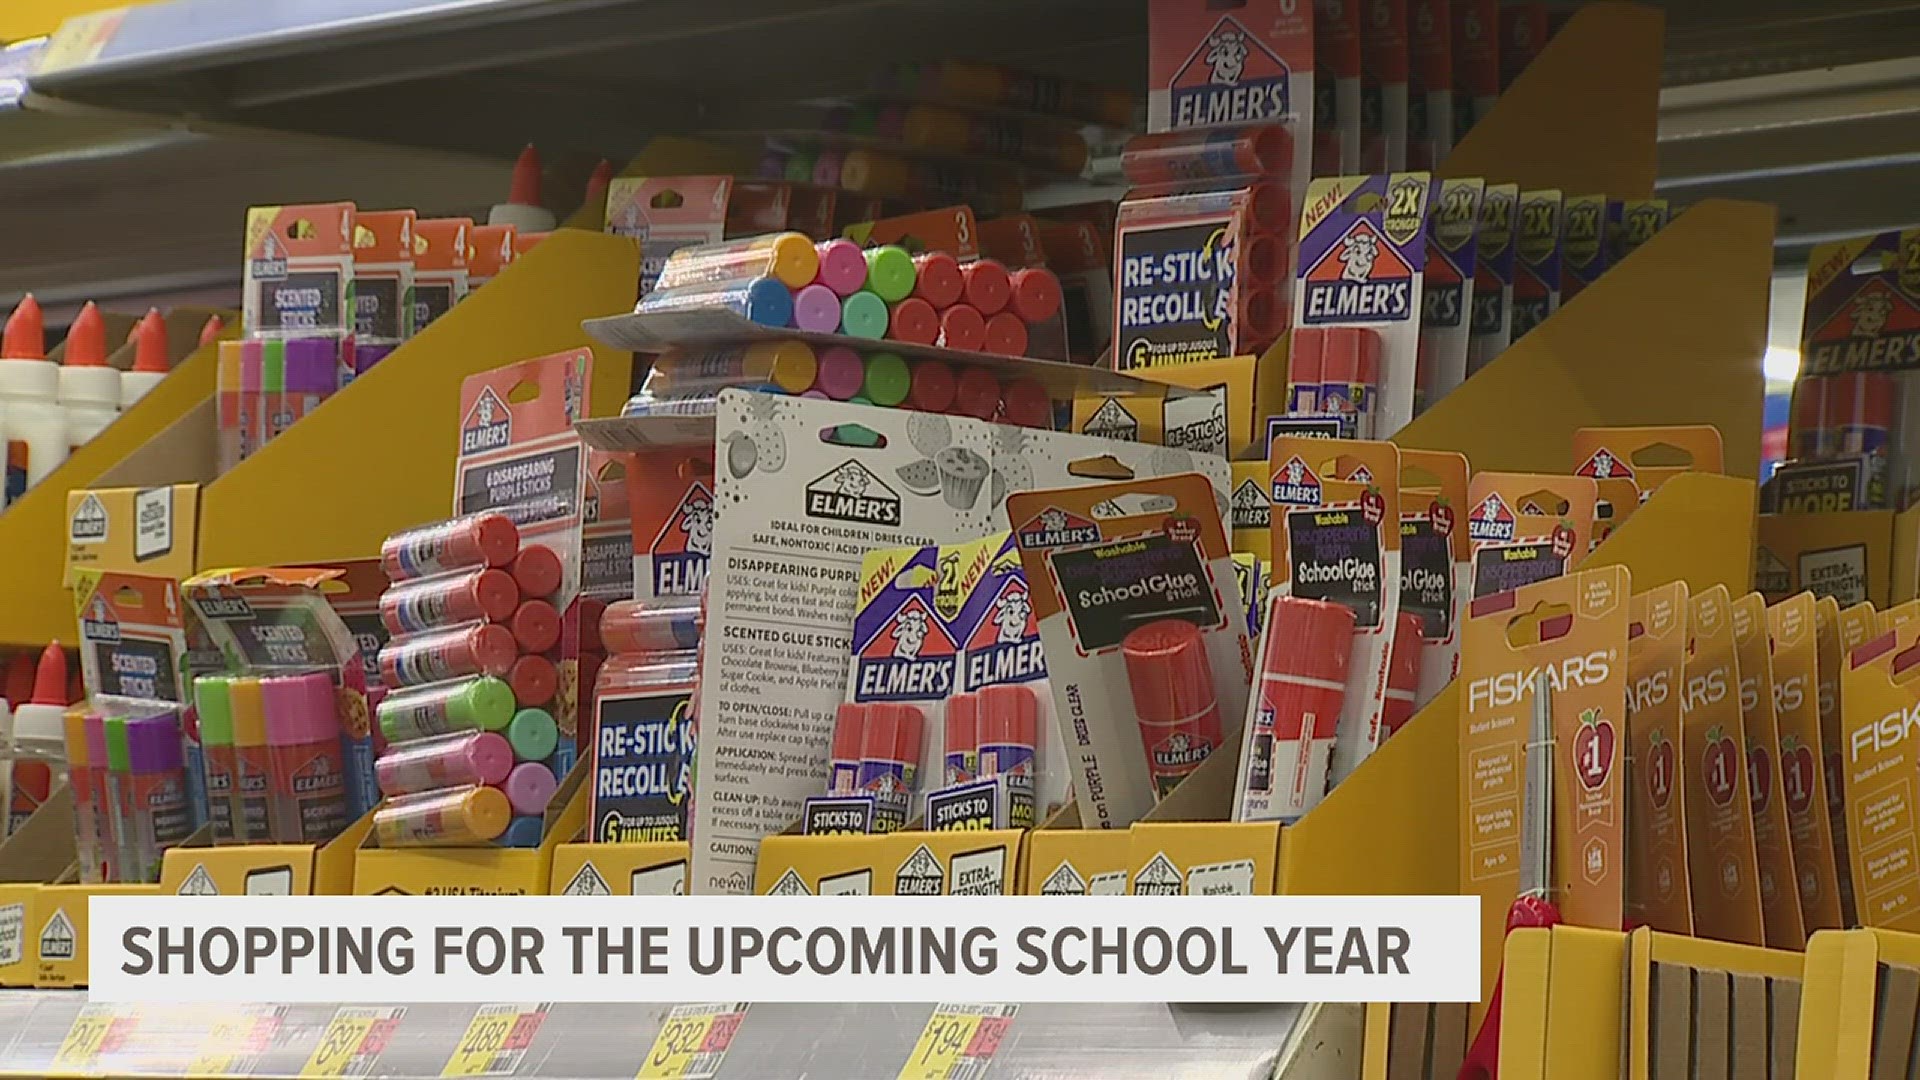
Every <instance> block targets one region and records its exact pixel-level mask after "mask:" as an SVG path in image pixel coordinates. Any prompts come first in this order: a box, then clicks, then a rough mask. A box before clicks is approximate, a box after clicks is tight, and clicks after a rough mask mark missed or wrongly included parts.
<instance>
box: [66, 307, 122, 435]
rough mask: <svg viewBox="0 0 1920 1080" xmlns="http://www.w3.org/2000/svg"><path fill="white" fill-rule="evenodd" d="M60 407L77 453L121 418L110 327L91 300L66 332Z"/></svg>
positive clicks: (118, 379)
mask: <svg viewBox="0 0 1920 1080" xmlns="http://www.w3.org/2000/svg"><path fill="white" fill-rule="evenodd" d="M60 407H61V408H62V409H63V410H65V411H66V415H67V443H68V445H69V446H71V447H72V448H73V449H75V450H78V449H79V448H80V447H82V446H85V445H86V444H87V443H88V442H90V441H92V440H93V438H94V437H95V436H97V435H99V434H100V433H101V432H102V431H105V430H106V429H107V426H108V425H109V424H112V423H113V422H114V421H115V420H117V419H119V417H120V369H119V368H116V367H114V366H113V365H111V364H109V363H107V324H106V322H105V320H104V319H103V318H102V316H101V314H100V309H99V308H98V307H96V306H95V305H94V303H93V301H91V300H89V301H87V306H85V307H83V308H81V309H80V314H79V315H78V316H77V317H76V318H75V319H74V320H73V325H72V326H71V327H68V329H67V347H66V353H65V354H64V355H63V356H62V357H61V360H60Z"/></svg>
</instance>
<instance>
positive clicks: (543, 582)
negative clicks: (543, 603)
mask: <svg viewBox="0 0 1920 1080" xmlns="http://www.w3.org/2000/svg"><path fill="white" fill-rule="evenodd" d="M507 572H508V573H510V574H512V575H513V580H514V581H515V582H516V583H518V584H519V586H520V596H521V598H522V599H528V600H531V599H536V598H540V599H544V598H547V597H551V596H552V595H553V594H554V593H556V592H559V591H560V578H561V566H560V556H559V555H558V554H557V553H556V552H555V551H554V550H553V549H552V548H550V547H543V546H541V545H539V544H532V545H529V546H527V547H524V548H521V549H520V553H519V554H518V555H515V556H514V557H513V561H512V562H511V563H509V564H508V565H507Z"/></svg>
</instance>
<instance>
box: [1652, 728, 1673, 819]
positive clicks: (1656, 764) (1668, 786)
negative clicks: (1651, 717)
mask: <svg viewBox="0 0 1920 1080" xmlns="http://www.w3.org/2000/svg"><path fill="white" fill-rule="evenodd" d="M1673 755H1674V749H1673V740H1672V739H1669V738H1667V734H1666V732H1664V731H1661V730H1660V729H1659V728H1654V729H1653V731H1652V733H1651V734H1649V735H1648V736H1647V793H1648V794H1650V795H1651V796H1652V797H1653V805H1654V806H1655V807H1656V808H1664V807H1665V806H1666V805H1667V800H1668V799H1671V798H1673V775H1674V774H1673Z"/></svg>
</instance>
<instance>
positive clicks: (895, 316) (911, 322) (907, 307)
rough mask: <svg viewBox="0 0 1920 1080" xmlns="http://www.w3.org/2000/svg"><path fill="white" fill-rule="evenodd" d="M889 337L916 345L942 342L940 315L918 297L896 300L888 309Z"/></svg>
mask: <svg viewBox="0 0 1920 1080" xmlns="http://www.w3.org/2000/svg"><path fill="white" fill-rule="evenodd" d="M887 336H888V337H889V338H892V339H893V340H895V341H905V342H908V343H910V344H914V345H931V344H933V343H934V342H936V341H938V340H940V313H939V312H937V311H935V310H934V309H933V305H932V304H929V303H927V302H926V301H925V300H922V299H920V298H919V297H917V296H909V297H907V298H906V299H904V300H896V301H894V302H893V303H892V304H890V305H888V307H887Z"/></svg>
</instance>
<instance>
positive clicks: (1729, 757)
mask: <svg viewBox="0 0 1920 1080" xmlns="http://www.w3.org/2000/svg"><path fill="white" fill-rule="evenodd" d="M1739 767H1740V748H1739V747H1737V746H1735V745H1734V744H1733V737H1732V736H1730V735H1728V734H1727V733H1726V731H1725V730H1724V729H1722V728H1721V727H1720V726H1719V725H1718V724H1716V725H1714V726H1713V727H1710V728H1708V729H1707V738H1706V750H1705V752H1704V753H1703V754H1702V755H1701V758H1700V776H1701V779H1702V781H1704V782H1705V783H1706V785H1707V797H1708V798H1710V799H1712V800H1713V804H1714V805H1715V806H1726V805H1727V804H1729V803H1731V802H1733V792H1734V789H1735V787H1736V785H1737V784H1738V781H1737V780H1736V779H1735V777H1737V776H1738V775H1739V774H1738V773H1736V772H1735V771H1734V770H1736V769H1738V768H1739Z"/></svg>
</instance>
